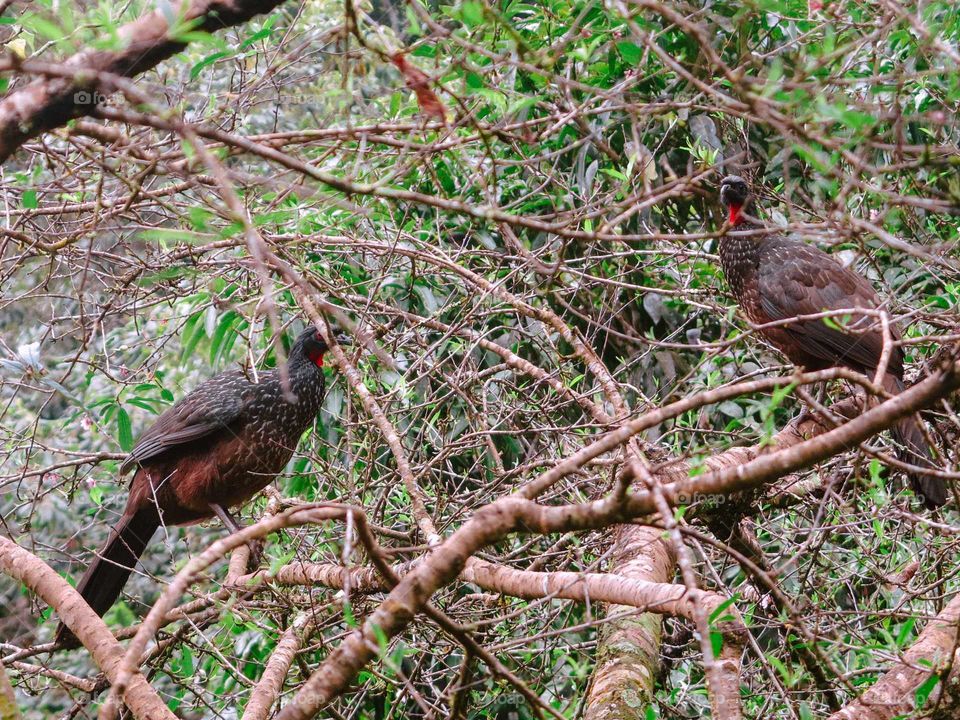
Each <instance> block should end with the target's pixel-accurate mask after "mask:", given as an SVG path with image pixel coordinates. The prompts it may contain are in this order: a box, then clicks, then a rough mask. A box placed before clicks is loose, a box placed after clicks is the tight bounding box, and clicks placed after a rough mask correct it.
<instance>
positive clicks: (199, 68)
mask: <svg viewBox="0 0 960 720" xmlns="http://www.w3.org/2000/svg"><path fill="white" fill-rule="evenodd" d="M229 55H230V53H227V52H215V53H213V54H212V55H207V56H206V57H205V58H204V59H203V60H201V61H200V62H198V63H197V64H196V65H194V66H193V67H192V68H190V79H191V80H196V79H197V77H198V76H199V75H200V73H202V72H203V69H204V68H207V67H210V66H211V65H213V64H214V63H215V62H217V60H223V58H225V57H229Z"/></svg>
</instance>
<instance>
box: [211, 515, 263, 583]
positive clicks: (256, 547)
mask: <svg viewBox="0 0 960 720" xmlns="http://www.w3.org/2000/svg"><path fill="white" fill-rule="evenodd" d="M210 509H211V510H213V511H214V512H215V513H216V514H217V517H218V518H220V522H222V523H223V525H224V527H226V528H227V530H229V531H230V532H231V533H236V532H240V530H241V529H242V528H241V527H240V523H238V522H237V521H236V520H235V519H234V517H233V515H231V514H230V513H229V512H227V509H226V508H225V507H223V505H218V504H217V503H210ZM247 547H249V548H250V559H249V560H248V561H247V568H248V569H249V570H250V571H251V572H252V571H253V570H254V569H256V567H257V566H258V565H259V564H260V560H261V559H262V558H263V540H249V541H248V542H247Z"/></svg>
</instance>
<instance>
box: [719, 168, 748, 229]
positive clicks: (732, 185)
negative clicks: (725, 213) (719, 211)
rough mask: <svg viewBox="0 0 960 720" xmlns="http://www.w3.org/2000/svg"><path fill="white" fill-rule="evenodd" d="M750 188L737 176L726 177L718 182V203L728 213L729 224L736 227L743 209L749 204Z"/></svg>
mask: <svg viewBox="0 0 960 720" xmlns="http://www.w3.org/2000/svg"><path fill="white" fill-rule="evenodd" d="M750 200H751V198H750V186H749V185H747V181H746V180H744V179H743V178H742V177H740V176H739V175H727V176H726V177H725V178H724V179H723V180H721V181H720V202H722V203H723V204H724V205H726V206H727V210H729V212H730V224H731V225H736V224H737V223H738V222H739V221H740V217H741V215H742V213H743V211H744V209H745V208H746V207H747V206H748V205H749V204H750Z"/></svg>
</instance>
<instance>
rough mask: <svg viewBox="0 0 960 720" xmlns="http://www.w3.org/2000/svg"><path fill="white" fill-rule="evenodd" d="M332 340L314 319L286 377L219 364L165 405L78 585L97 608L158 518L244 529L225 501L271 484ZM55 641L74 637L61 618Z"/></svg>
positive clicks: (295, 436)
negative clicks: (121, 504) (220, 369)
mask: <svg viewBox="0 0 960 720" xmlns="http://www.w3.org/2000/svg"><path fill="white" fill-rule="evenodd" d="M337 339H338V342H341V343H342V344H349V342H348V341H347V338H343V339H342V340H341V339H340V337H339V336H338V338H337ZM327 349H328V348H327V344H326V342H325V341H324V340H323V337H322V336H321V335H320V334H319V333H318V332H317V330H316V329H315V328H313V327H308V328H307V329H306V330H304V331H303V332H302V333H301V334H300V336H299V337H298V338H297V340H296V342H294V344H293V347H292V348H291V350H290V355H289V358H288V360H287V376H288V380H287V381H288V383H289V384H288V385H285V384H284V381H283V380H282V379H281V375H280V371H279V370H277V369H274V370H268V371H265V372H262V373H260V374H259V377H258V378H257V379H256V381H254V379H252V378H251V377H248V376H247V374H245V373H244V372H243V371H242V370H239V369H237V370H230V371H227V372H224V373H221V374H220V375H217V376H216V377H213V378H211V379H210V380H207V381H206V382H204V383H202V384H201V385H200V386H198V387H197V388H196V389H195V390H194V391H193V392H191V393H189V394H188V395H187V396H186V397H184V398H183V399H182V400H180V401H179V402H177V403H176V404H175V405H173V406H172V407H170V408H169V409H167V411H166V412H164V413H163V414H162V415H161V416H160V417H159V418H157V421H156V422H155V423H154V424H153V425H152V426H151V427H150V429H149V430H147V431H146V432H145V433H144V434H143V435H142V436H141V437H140V439H139V440H138V442H137V444H136V445H135V446H134V448H133V450H131V451H130V454H129V455H128V456H127V458H126V459H125V460H124V461H123V464H122V465H121V466H120V472H121V474H125V473H127V472H128V471H130V470H132V469H136V473H135V474H134V476H133V480H132V481H131V483H130V494H129V496H128V498H127V505H126V508H125V509H124V511H123V515H122V516H121V518H120V521H119V522H118V523H117V524H116V525H115V526H114V528H113V530H112V532H111V533H110V537H109V538H108V539H107V542H106V544H105V545H104V546H103V548H102V549H101V550H100V552H98V553H97V555H96V557H94V558H93V560H92V561H91V563H90V566H89V567H88V568H87V571H86V573H84V575H83V578H82V579H81V580H80V582H79V584H78V585H77V591H78V592H79V593H80V594H81V595H82V596H83V599H84V600H86V601H87V603H88V604H89V605H90V607H91V608H93V610H94V611H95V612H96V613H97V614H98V615H101V616H102V615H103V614H104V613H105V612H106V611H107V610H109V609H110V606H111V605H113V603H114V601H115V600H116V599H117V597H118V596H119V595H120V592H121V590H123V586H124V584H125V583H126V582H127V578H128V577H129V576H130V573H131V571H132V570H133V568H134V566H135V565H136V564H137V560H138V559H139V558H140V556H141V555H142V554H143V551H144V550H145V549H146V547H147V543H149V542H150V538H151V537H152V536H153V534H154V531H156V529H157V528H158V527H160V525H161V524H162V525H189V524H192V523H196V522H199V521H201V520H205V519H207V518H210V517H213V516H214V515H217V516H219V517H220V518H221V520H222V521H223V522H224V524H225V525H226V526H227V527H228V528H229V529H230V530H231V531H236V530H237V529H238V526H237V524H236V522H235V521H234V520H233V519H232V518H231V517H230V515H229V513H228V508H230V507H233V506H236V505H241V504H243V503H244V502H246V501H247V500H249V499H250V498H251V497H253V496H254V495H255V494H256V493H258V492H259V491H260V490H262V489H263V488H264V487H266V486H267V485H268V484H270V482H271V481H272V480H273V478H274V477H275V476H276V475H277V473H279V472H280V471H281V470H283V468H284V466H285V465H286V464H287V462H288V461H289V460H290V457H291V456H292V455H293V452H294V450H296V447H297V444H298V443H299V442H300V436H301V435H303V432H304V431H305V430H306V429H307V427H309V426H310V424H311V423H312V422H313V421H314V419H315V418H316V416H317V413H318V412H319V411H320V405H321V403H322V401H323V395H324V377H323V356H324V353H325V352H326V351H327ZM288 391H289V392H288ZM290 393H292V395H290ZM294 398H295V400H294ZM57 640H58V642H64V643H65V644H73V643H75V642H76V641H75V638H74V637H73V634H72V633H71V632H70V630H69V629H68V628H67V627H66V626H65V625H63V624H62V623H61V624H60V626H59V627H58V628H57Z"/></svg>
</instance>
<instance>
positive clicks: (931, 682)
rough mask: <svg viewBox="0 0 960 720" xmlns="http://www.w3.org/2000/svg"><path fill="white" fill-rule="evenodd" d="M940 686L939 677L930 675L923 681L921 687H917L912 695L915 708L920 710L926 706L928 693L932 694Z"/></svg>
mask: <svg viewBox="0 0 960 720" xmlns="http://www.w3.org/2000/svg"><path fill="white" fill-rule="evenodd" d="M939 684H940V676H939V675H936V674H934V675H931V676H930V677H928V678H927V679H926V680H924V681H923V685H921V686H920V687H918V688H917V689H916V691H915V692H914V694H913V697H914V700H915V701H916V706H917V708H922V707H923V706H924V705H926V704H927V698H929V697H930V693H932V692H933V689H934V688H935V687H936V686H937V685H939Z"/></svg>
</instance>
